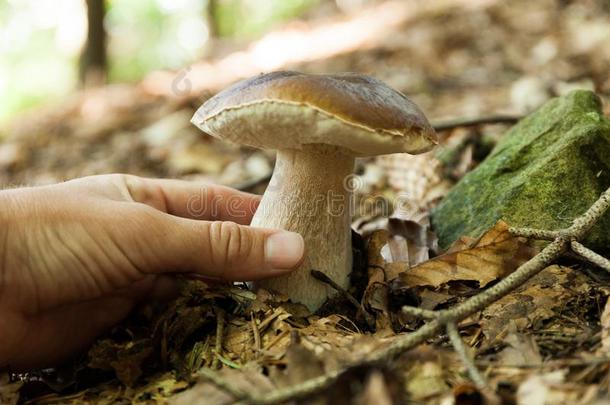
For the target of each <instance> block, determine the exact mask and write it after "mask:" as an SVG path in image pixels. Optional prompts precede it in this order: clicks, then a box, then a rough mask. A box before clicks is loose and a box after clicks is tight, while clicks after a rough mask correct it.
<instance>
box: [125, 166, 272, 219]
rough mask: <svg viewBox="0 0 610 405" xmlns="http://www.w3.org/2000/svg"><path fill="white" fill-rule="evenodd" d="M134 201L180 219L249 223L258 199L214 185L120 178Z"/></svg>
mask: <svg viewBox="0 0 610 405" xmlns="http://www.w3.org/2000/svg"><path fill="white" fill-rule="evenodd" d="M122 177H123V179H124V181H125V186H126V187H127V190H128V192H129V195H130V196H131V198H133V200H134V201H137V202H140V203H143V204H147V205H150V206H151V207H154V208H156V209H158V210H160V211H163V212H166V213H168V214H171V215H175V216H179V217H182V218H190V219H208V220H218V221H233V222H236V223H239V224H249V223H250V220H251V219H252V215H253V214H254V212H255V211H256V208H257V207H258V204H259V202H260V196H257V195H254V194H250V193H245V192H242V191H238V190H234V189H232V188H229V187H224V186H220V185H214V184H205V183H198V182H190V181H184V180H169V179H148V178H142V177H137V176H129V175H125V176H122Z"/></svg>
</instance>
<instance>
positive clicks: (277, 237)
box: [265, 231, 305, 270]
mask: <svg viewBox="0 0 610 405" xmlns="http://www.w3.org/2000/svg"><path fill="white" fill-rule="evenodd" d="M304 251H305V242H304V241H303V237H302V236H301V235H299V234H298V233H294V232H286V231H282V232H277V233H274V234H273V235H270V236H268V237H267V240H266V241H265V263H266V264H267V265H268V266H269V267H270V268H272V269H274V270H290V269H293V268H294V267H296V265H297V264H299V262H300V261H301V259H302V258H303V253H304Z"/></svg>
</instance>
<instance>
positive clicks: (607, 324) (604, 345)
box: [599, 299, 610, 355]
mask: <svg viewBox="0 0 610 405" xmlns="http://www.w3.org/2000/svg"><path fill="white" fill-rule="evenodd" d="M599 322H600V324H601V325H600V326H601V328H602V342H601V347H600V349H599V352H602V353H605V354H606V355H609V354H610V299H609V300H607V301H606V305H605V306H604V311H603V312H602V316H601V319H600V321H599Z"/></svg>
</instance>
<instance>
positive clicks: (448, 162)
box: [0, 0, 610, 404]
mask: <svg viewBox="0 0 610 405" xmlns="http://www.w3.org/2000/svg"><path fill="white" fill-rule="evenodd" d="M324 4H325V5H324V6H321V7H320V8H318V9H316V10H313V11H311V12H310V13H309V14H308V15H306V16H305V17H304V18H303V19H302V20H299V21H295V22H292V23H289V24H287V25H285V26H283V27H279V28H278V29H276V30H275V31H273V32H270V33H269V34H266V35H265V36H264V37H262V38H260V39H259V40H257V41H254V42H252V43H248V44H243V43H242V44H237V43H230V42H226V41H225V42H219V43H216V44H214V46H213V47H212V49H211V50H210V52H209V56H208V57H207V58H206V59H205V61H201V62H198V63H195V64H193V65H191V66H188V67H185V68H184V69H182V70H180V71H177V72H176V71H175V72H169V71H164V72H153V73H151V74H150V75H149V76H148V77H146V78H145V79H144V80H143V81H142V82H140V83H138V84H136V85H112V86H106V87H103V88H99V89H91V90H86V91H81V92H78V93H75V94H73V95H72V96H70V97H68V98H66V99H65V100H62V101H61V102H56V103H55V104H53V105H49V106H47V107H44V108H39V109H36V110H34V111H31V112H28V113H26V114H23V115H22V116H20V117H18V118H16V119H15V120H13V121H11V122H9V123H8V124H7V125H5V126H4V127H2V128H0V139H2V142H0V186H14V185H20V184H30V185H35V184H48V183H53V182H58V181H63V180H65V179H69V178H75V177H82V176H86V175H92V174H100V173H112V172H123V173H130V174H136V175H142V176H154V177H169V178H185V179H207V180H211V181H215V182H220V183H223V184H227V185H230V186H232V187H236V188H240V189H243V190H248V191H253V192H259V193H262V192H263V191H264V188H265V186H266V181H267V180H268V178H269V175H270V173H271V171H272V169H273V153H272V152H270V151H260V150H253V149H249V148H244V147H238V146H234V145H230V144H227V143H224V142H222V141H218V140H216V139H214V138H211V137H208V136H205V135H202V133H201V132H199V131H198V130H197V129H196V128H195V127H193V126H192V125H191V124H190V122H189V121H190V117H191V116H192V114H193V112H194V111H195V109H196V108H197V107H198V106H199V105H200V104H201V103H202V102H204V101H205V100H206V99H207V98H208V97H210V96H211V95H213V94H214V93H215V92H216V91H218V90H220V89H222V88H223V87H225V86H226V85H228V84H230V83H232V82H234V81H236V80H238V79H241V78H244V77H249V76H252V75H255V74H257V73H259V72H261V71H269V70H277V69H286V70H287V69H289V70H300V71H305V72H311V73H323V72H337V71H352V72H359V73H366V74H370V75H373V76H375V77H378V78H379V79H381V80H383V81H385V82H387V83H388V84H389V85H391V86H393V87H395V88H396V89H398V90H400V91H402V92H404V93H405V94H407V95H408V96H409V97H410V98H412V99H413V100H414V101H415V102H416V103H417V104H418V105H419V106H420V107H421V108H422V109H423V110H424V111H425V112H426V114H427V116H428V117H429V118H430V120H431V121H432V122H433V123H434V124H442V123H445V122H448V121H451V120H454V119H462V118H473V117H475V118H476V117H487V116H494V115H498V114H503V115H511V116H522V115H524V114H527V113H528V112H530V111H532V110H533V109H535V108H536V107H538V106H539V105H540V104H542V103H543V102H544V101H546V100H547V99H549V98H551V97H553V96H556V95H561V94H564V93H565V92H567V91H569V90H571V89H574V88H587V89H591V90H594V91H595V92H596V93H597V94H598V95H600V97H601V98H602V99H603V100H604V102H605V104H604V105H605V108H606V110H605V111H606V113H608V112H610V109H609V107H610V103H608V101H610V75H608V72H609V71H610V8H609V6H608V4H607V2H604V1H601V0H599V1H592V0H583V1H552V0H540V1H535V2H533V1H529V0H511V1H494V0H476V1H468V0H431V1H425V2H424V1H416V0H407V1H379V2H378V3H376V4H373V5H370V6H367V8H365V9H354V10H350V11H345V10H344V11H340V10H336V9H334V8H333V7H331V6H330V5H328V4H329V3H324ZM506 129H507V125H506V124H502V123H498V124H481V125H475V126H468V127H466V126H459V125H458V126H451V128H449V129H447V130H443V131H440V135H441V145H440V147H439V149H438V150H436V151H433V152H430V153H427V154H424V155H418V156H408V155H392V156H385V157H380V158H376V159H364V160H361V161H359V162H358V165H357V174H358V175H359V183H358V184H359V188H358V189H357V190H356V198H357V201H358V202H359V204H357V207H358V209H357V211H356V212H355V216H354V223H353V228H354V229H355V230H356V231H357V232H358V233H359V235H360V237H357V238H355V239H354V252H355V253H356V258H357V260H356V261H355V267H354V271H355V273H356V274H358V275H360V277H356V279H355V283H354V287H353V289H352V290H350V292H351V293H352V294H353V295H354V296H355V297H356V299H357V300H358V302H359V304H358V305H357V306H355V305H352V304H351V303H350V302H349V301H348V300H346V299H339V300H338V301H336V302H334V303H333V304H332V305H329V306H327V307H325V308H324V309H323V310H322V311H321V312H320V313H318V314H315V315H312V314H309V313H308V311H307V310H306V309H305V308H303V307H301V306H299V305H295V304H291V303H289V302H287V301H286V299H285V298H284V297H281V296H275V295H271V294H258V295H256V294H254V293H252V292H250V291H248V290H247V289H245V288H244V287H243V286H216V287H208V286H205V285H203V284H201V283H194V282H185V287H184V291H183V294H182V295H181V297H180V298H178V300H177V301H175V302H172V303H170V304H167V305H162V306H158V305H150V306H146V307H144V308H142V309H140V310H139V311H138V312H137V313H136V314H134V315H133V316H132V317H130V318H129V319H128V320H127V321H126V322H125V323H123V324H122V325H119V326H117V327H116V328H114V329H113V330H112V331H110V332H109V334H108V335H107V336H104V337H102V338H101V339H100V340H99V341H98V342H97V343H95V345H94V346H93V347H92V348H91V350H90V351H89V353H87V354H83V356H82V357H81V358H79V359H77V360H75V361H74V362H72V363H70V364H66V365H62V366H61V367H57V368H55V369H47V370H40V371H36V372H31V373H27V374H22V375H13V374H3V375H0V402H2V403H4V402H8V403H11V402H12V403H15V402H17V401H20V402H22V403H47V404H50V403H70V402H74V403H78V402H81V401H91V402H124V403H130V402H132V401H135V402H137V401H144V402H165V401H169V402H171V403H191V402H196V401H197V400H199V401H202V403H232V402H234V401H236V400H238V399H239V400H242V401H245V402H248V401H250V402H256V401H259V402H264V400H268V401H273V400H274V398H275V399H277V398H278V396H279V395H281V394H286V392H287V391H283V390H285V389H287V388H289V387H294V386H295V384H298V383H302V382H303V381H306V380H308V379H311V378H316V377H318V378H321V377H320V376H327V377H329V376H332V375H334V376H335V377H336V378H334V379H330V380H328V381H326V382H323V383H320V384H321V385H319V389H314V390H313V392H310V393H307V394H306V395H305V394H298V395H301V397H303V395H304V398H306V399H308V400H312V401H313V400H314V399H316V398H317V399H319V398H320V397H316V395H322V396H323V398H326V399H327V400H328V401H333V402H336V403H362V404H365V403H381V404H386V403H387V404H390V403H404V402H409V401H410V402H413V403H443V404H447V403H458V404H462V403H500V402H503V403H526V402H531V403H557V404H562V403H574V404H577V403H590V402H593V401H594V400H595V399H597V398H601V397H603V396H604V395H607V392H608V390H609V389H610V374H609V373H608V371H609V369H610V335H608V333H607V331H606V328H608V327H609V326H610V307H608V306H607V305H606V301H607V297H608V294H610V288H609V287H608V280H609V276H608V274H606V273H605V272H603V271H601V270H599V269H598V268H596V267H594V266H592V265H589V264H586V263H583V262H581V261H578V260H576V259H574V258H573V257H562V258H560V259H559V260H557V261H555V262H554V263H553V264H552V265H550V266H548V267H547V268H546V269H545V270H544V271H542V272H541V273H540V274H538V275H537V276H535V277H534V278H532V279H531V280H530V281H528V282H527V283H526V284H525V285H523V286H521V287H519V288H518V289H517V290H516V291H514V292H512V293H510V294H508V295H506V296H504V297H503V298H501V299H500V300H498V301H496V302H494V303H492V304H490V305H488V306H487V307H486V308H484V309H483V310H481V311H477V312H476V313H474V314H471V315H470V316H468V317H467V318H466V319H463V320H460V321H459V322H458V323H457V325H456V329H457V330H458V336H459V337H461V339H462V341H463V343H464V345H465V346H466V349H464V352H463V353H461V355H460V354H459V353H458V352H456V351H455V350H454V347H459V345H458V346H456V345H455V342H452V339H453V338H454V337H455V335H453V336H450V335H451V334H449V333H445V332H444V331H443V330H441V331H440V332H438V333H437V334H436V335H434V336H433V337H432V338H430V339H425V340H424V341H422V344H420V345H416V346H415V347H413V348H411V349H410V350H407V351H405V352H404V353H400V354H399V355H394V356H390V357H388V358H387V359H385V358H384V359H383V360H384V361H380V362H373V363H371V362H365V361H364V360H363V359H367V358H369V357H371V355H372V356H373V357H374V354H375V353H381V352H383V350H385V349H387V348H388V347H391V346H392V344H394V343H396V342H397V341H399V340H400V339H401V338H402V337H404V336H405V334H406V333H409V332H413V331H416V330H418V328H420V327H421V326H422V325H423V323H424V321H423V320H421V319H418V318H417V317H415V316H414V315H413V314H411V313H405V312H403V311H401V307H402V306H403V305H414V306H417V307H419V308H422V309H426V310H439V309H445V308H450V307H452V306H454V305H456V304H459V303H462V302H464V301H465V300H467V299H468V297H472V296H473V295H475V294H477V293H479V292H481V291H483V290H484V289H485V288H487V287H489V286H493V285H495V284H496V283H498V281H499V280H500V279H502V278H503V277H505V276H506V275H508V274H510V273H511V272H513V271H515V270H516V268H517V267H518V266H519V265H520V264H522V263H523V262H525V261H526V260H528V259H530V258H531V257H532V256H533V255H535V254H536V253H537V248H535V247H534V246H533V245H532V244H531V243H530V241H528V240H526V239H525V238H522V237H516V236H513V235H512V234H510V232H509V230H508V228H507V226H506V224H503V223H499V224H497V225H496V227H494V228H493V229H491V230H489V232H488V233H487V234H486V236H484V237H483V238H482V239H480V240H478V241H473V240H462V241H459V242H458V245H457V246H454V247H453V248H452V249H451V253H448V254H447V253H446V254H445V255H441V253H444V252H440V251H439V250H438V247H437V245H436V239H435V235H434V232H433V230H431V229H430V226H429V220H428V216H429V213H430V210H431V209H432V208H433V207H434V206H435V204H437V203H438V201H439V200H440V199H442V197H443V196H444V195H445V194H446V193H447V192H448V190H450V189H451V187H452V185H453V184H454V183H455V182H456V181H458V180H459V179H460V178H461V177H463V176H464V175H465V174H466V173H467V172H468V171H470V170H471V169H472V168H474V167H476V165H477V164H478V163H479V162H480V161H481V160H482V159H483V158H484V157H485V156H486V154H487V153H489V150H490V143H493V142H495V141H496V140H498V139H500V138H501V137H502V134H503V133H504V132H505V130H506ZM447 151H450V152H452V153H450V154H448V153H445V152H447ZM448 155H450V156H451V159H446V158H443V156H445V157H446V156H448ZM404 193H406V194H407V195H408V196H409V202H410V204H409V209H407V210H405V209H404V207H401V208H402V209H401V210H398V211H397V210H395V209H394V208H396V207H394V202H395V198H396V196H397V195H398V194H401V195H403V194H404ZM370 196H376V197H378V198H379V200H381V201H384V204H382V205H381V208H380V206H379V204H376V205H375V206H368V205H366V203H364V202H363V201H366V200H367V198H366V197H370ZM388 216H392V219H388ZM464 254H466V255H469V256H471V257H472V258H473V259H472V260H471V261H469V264H468V265H467V266H465V267H463V268H460V269H458V270H457V271H451V272H450V271H449V270H450V269H451V263H452V262H454V261H455V260H456V256H457V255H464ZM506 257H510V258H511V260H501V259H502V258H506ZM489 263H496V264H497V265H495V266H490V265H489ZM498 263H499V264H498ZM453 270H455V269H453ZM458 351H459V350H458ZM464 354H465V355H466V357H468V358H470V360H467V361H464V359H463V356H464ZM469 363H471V364H469ZM346 365H349V367H348V370H347V371H346V372H340V370H343V369H344V368H345V367H346ZM468 365H470V368H472V366H473V365H474V366H476V368H477V369H478V371H479V374H480V377H482V379H483V382H484V384H481V381H478V382H477V381H475V382H473V381H472V379H471V375H472V372H471V373H469V372H468V370H467V368H468V367H467V366H468ZM209 370H213V372H210V371H209ZM471 371H472V370H471ZM322 379H323V378H322ZM331 380H332V381H331ZM319 381H321V380H319ZM325 384H326V385H325ZM227 385H229V386H227ZM295 392H296V391H295ZM245 393H247V394H245ZM274 395H275V397H274ZM298 395H297V394H296V393H293V397H290V396H288V397H287V398H297V397H298ZM544 401H546V402H544Z"/></svg>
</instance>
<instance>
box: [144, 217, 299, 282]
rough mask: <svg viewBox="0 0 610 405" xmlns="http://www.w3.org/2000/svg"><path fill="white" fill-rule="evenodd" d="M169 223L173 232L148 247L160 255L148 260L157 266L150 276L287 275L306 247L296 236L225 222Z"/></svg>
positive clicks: (228, 277)
mask: <svg viewBox="0 0 610 405" xmlns="http://www.w3.org/2000/svg"><path fill="white" fill-rule="evenodd" d="M170 218H171V217H170ZM172 221H173V223H174V224H173V226H172V231H171V232H165V235H163V234H160V235H159V236H158V237H157V238H156V240H155V241H152V243H151V244H150V246H155V245H156V246H158V247H157V248H153V249H156V250H153V251H156V252H159V253H158V254H157V255H155V256H156V257H155V258H154V260H153V261H152V262H153V263H156V264H157V265H156V266H153V267H152V268H151V271H153V272H167V271H172V270H173V271H182V272H193V273H197V274H200V275H202V276H204V277H208V278H212V279H220V280H231V281H250V280H258V279H262V278H267V277H274V276H278V275H281V274H285V273H287V272H289V271H291V270H293V269H295V268H297V267H298V266H299V265H300V263H301V262H302V260H303V256H304V251H305V244H304V241H303V238H302V237H301V235H299V234H297V233H294V232H287V231H281V230H277V229H265V228H253V227H248V226H243V225H239V224H236V223H234V222H224V221H214V222H210V221H192V220H185V219H180V218H173V219H172ZM166 229H167V226H166ZM149 235H150V233H149Z"/></svg>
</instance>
